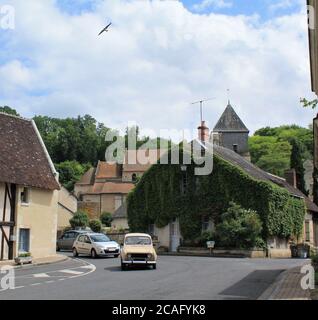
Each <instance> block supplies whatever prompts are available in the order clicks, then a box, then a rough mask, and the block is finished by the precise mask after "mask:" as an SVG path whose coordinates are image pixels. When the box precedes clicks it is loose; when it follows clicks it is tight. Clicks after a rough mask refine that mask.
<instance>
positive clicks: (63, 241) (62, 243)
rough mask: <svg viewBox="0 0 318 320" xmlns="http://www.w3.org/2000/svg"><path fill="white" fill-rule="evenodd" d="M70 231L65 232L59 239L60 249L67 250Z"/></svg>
mask: <svg viewBox="0 0 318 320" xmlns="http://www.w3.org/2000/svg"><path fill="white" fill-rule="evenodd" d="M67 238H68V233H64V234H63V236H62V237H61V238H60V239H59V241H58V246H59V248H60V249H62V250H65V248H66V243H67Z"/></svg>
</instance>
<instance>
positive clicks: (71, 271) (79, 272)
mask: <svg viewBox="0 0 318 320" xmlns="http://www.w3.org/2000/svg"><path fill="white" fill-rule="evenodd" d="M57 272H63V273H68V274H74V275H80V274H83V273H84V272H83V271H75V270H69V269H65V270H59V271H57Z"/></svg>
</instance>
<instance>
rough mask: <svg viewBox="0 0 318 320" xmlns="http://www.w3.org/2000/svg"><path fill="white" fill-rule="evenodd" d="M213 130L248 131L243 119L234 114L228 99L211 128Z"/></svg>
mask: <svg viewBox="0 0 318 320" xmlns="http://www.w3.org/2000/svg"><path fill="white" fill-rule="evenodd" d="M213 131H214V132H249V130H248V129H247V128H246V126H245V124H244V123H243V121H242V120H241V119H240V117H239V116H238V115H237V114H236V112H235V110H234V109H233V107H232V106H231V104H230V101H229V103H228V105H227V107H226V109H225V111H224V112H223V114H222V116H221V118H220V119H219V121H218V122H217V124H216V126H215V127H214V129H213Z"/></svg>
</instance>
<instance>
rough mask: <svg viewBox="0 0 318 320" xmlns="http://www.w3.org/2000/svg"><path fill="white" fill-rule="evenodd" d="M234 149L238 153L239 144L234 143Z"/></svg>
mask: <svg viewBox="0 0 318 320" xmlns="http://www.w3.org/2000/svg"><path fill="white" fill-rule="evenodd" d="M233 151H234V152H236V153H238V145H237V144H233Z"/></svg>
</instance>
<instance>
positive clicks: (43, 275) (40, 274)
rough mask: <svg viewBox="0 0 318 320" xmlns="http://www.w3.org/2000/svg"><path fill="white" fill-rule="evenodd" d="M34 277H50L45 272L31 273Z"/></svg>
mask: <svg viewBox="0 0 318 320" xmlns="http://www.w3.org/2000/svg"><path fill="white" fill-rule="evenodd" d="M33 277H34V278H50V276H49V275H48V274H47V273H36V274H33Z"/></svg>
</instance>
